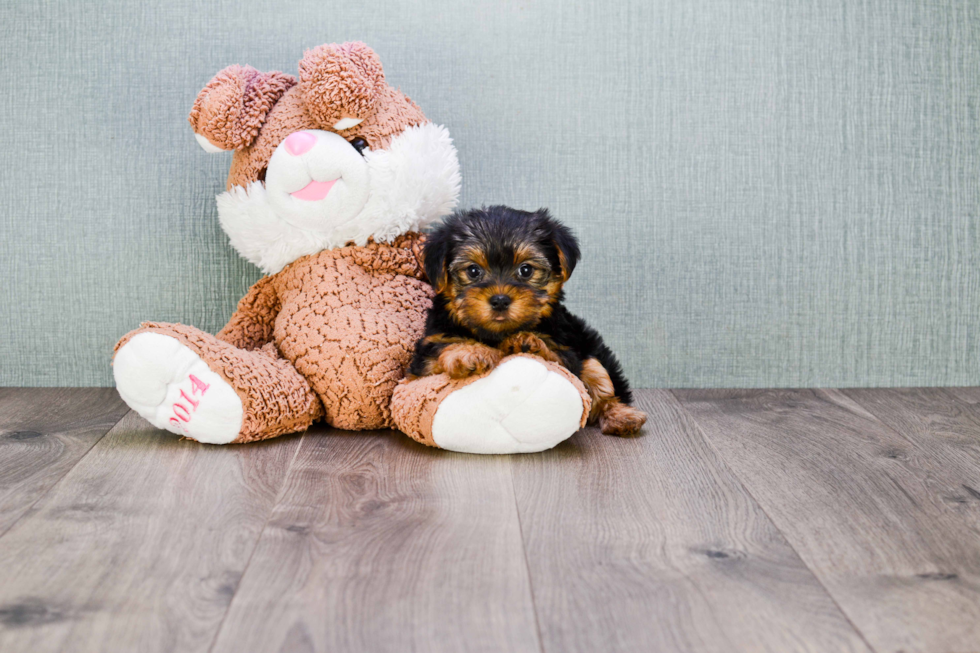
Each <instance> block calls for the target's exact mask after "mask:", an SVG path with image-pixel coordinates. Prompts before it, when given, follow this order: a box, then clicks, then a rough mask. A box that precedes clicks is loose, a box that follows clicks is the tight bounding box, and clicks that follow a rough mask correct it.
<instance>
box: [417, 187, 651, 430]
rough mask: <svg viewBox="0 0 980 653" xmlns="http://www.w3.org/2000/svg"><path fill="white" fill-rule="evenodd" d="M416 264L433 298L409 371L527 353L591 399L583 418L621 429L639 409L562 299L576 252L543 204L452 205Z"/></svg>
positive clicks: (454, 373)
mask: <svg viewBox="0 0 980 653" xmlns="http://www.w3.org/2000/svg"><path fill="white" fill-rule="evenodd" d="M423 257H424V266H425V272H426V275H427V276H428V277H429V282H430V283H431V284H432V285H433V287H434V288H435V289H436V293H437V295H436V298H435V300H434V301H433V305H432V309H431V310H430V311H429V315H428V320H427V322H426V330H425V335H424V336H423V337H422V339H420V340H419V341H418V343H416V345H415V356H414V358H413V359H412V363H411V365H410V367H409V370H408V372H409V375H410V376H411V377H420V376H428V375H430V374H440V373H443V372H445V373H446V374H448V375H449V376H450V377H452V378H464V377H466V376H469V375H471V374H481V373H483V372H487V371H489V370H491V369H493V368H494V367H495V366H496V365H497V363H499V362H500V360H501V358H503V357H504V356H506V355H508V354H514V353H518V352H527V353H531V354H536V355H538V356H540V357H541V358H544V359H545V360H549V361H552V362H555V363H558V364H560V365H562V366H564V367H565V368H567V369H568V370H569V371H571V372H572V373H573V374H575V375H576V376H577V377H579V378H580V379H581V380H582V383H583V384H584V385H585V387H586V389H587V390H588V392H589V395H590V396H591V397H592V410H591V411H590V414H589V422H590V423H595V422H596V421H598V422H599V426H600V428H601V429H602V432H603V433H606V434H610V435H629V434H632V433H636V432H637V431H639V430H640V427H642V426H643V424H644V422H646V415H645V414H644V413H642V412H640V411H639V410H637V409H635V408H633V407H632V406H631V405H630V404H632V402H633V396H632V394H631V393H630V389H629V382H628V381H627V380H626V377H625V376H624V375H623V370H622V368H621V367H620V364H619V361H618V360H616V356H615V355H614V354H613V353H612V351H611V350H610V349H609V347H607V346H606V344H605V343H604V342H603V341H602V337H601V336H600V335H599V334H598V332H596V330H595V329H593V328H592V327H590V326H589V325H588V324H586V323H585V321H584V320H582V319H581V318H580V317H577V316H575V315H572V314H571V313H570V312H568V309H566V308H565V306H564V304H562V299H563V298H564V292H563V291H562V285H563V284H564V283H565V282H566V281H568V278H569V277H570V276H571V274H572V270H574V269H575V264H576V263H577V262H578V260H579V257H580V252H579V247H578V242H577V241H576V240H575V237H574V236H573V235H572V232H571V231H570V230H569V229H568V227H566V226H564V225H563V224H561V223H559V222H558V221H556V220H554V219H553V218H551V216H549V215H548V212H547V211H546V210H544V209H542V210H540V211H537V212H535V213H529V212H527V211H518V210H516V209H511V208H508V207H506V206H491V207H490V208H484V209H474V210H471V211H467V212H457V213H455V214H454V215H452V216H451V217H449V218H448V219H447V220H446V221H445V222H443V223H442V224H441V225H440V226H439V227H438V228H437V229H436V230H435V231H434V232H433V233H431V234H430V235H429V236H428V238H427V239H426V241H425V245H424V248H423Z"/></svg>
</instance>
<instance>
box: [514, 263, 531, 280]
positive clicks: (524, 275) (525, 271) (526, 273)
mask: <svg viewBox="0 0 980 653" xmlns="http://www.w3.org/2000/svg"><path fill="white" fill-rule="evenodd" d="M532 274H534V268H533V267H531V266H530V265H528V264H527V263H524V264H523V265H521V267H519V268H517V276H518V277H520V278H521V279H530V278H531V275H532Z"/></svg>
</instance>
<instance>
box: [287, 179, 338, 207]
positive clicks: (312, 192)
mask: <svg viewBox="0 0 980 653" xmlns="http://www.w3.org/2000/svg"><path fill="white" fill-rule="evenodd" d="M336 183H337V180H336V179H331V180H330V181H311V182H310V183H308V184H307V185H305V186H303V187H302V188H300V189H299V190H298V191H296V192H295V193H290V195H292V196H293V197H295V198H296V199H298V200H305V201H307V202H316V201H317V200H322V199H323V198H324V197H326V196H327V193H329V192H330V189H331V188H333V185H334V184H336Z"/></svg>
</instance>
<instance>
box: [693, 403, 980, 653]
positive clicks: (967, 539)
mask: <svg viewBox="0 0 980 653" xmlns="http://www.w3.org/2000/svg"><path fill="white" fill-rule="evenodd" d="M676 396H678V398H679V399H680V400H681V402H682V403H683V405H684V407H685V408H687V410H688V411H690V412H691V413H692V414H693V415H694V418H695V420H696V421H697V423H698V424H699V425H700V426H701V428H702V430H703V432H704V433H705V435H706V437H707V439H708V440H709V442H710V443H711V444H712V446H713V447H714V448H715V450H716V451H718V452H719V454H720V456H721V457H722V459H723V460H724V461H725V462H726V464H728V465H729V466H730V467H731V468H732V469H733V470H734V471H735V472H736V474H737V475H738V477H739V479H740V480H741V481H742V483H743V484H744V485H745V486H746V487H747V488H748V489H749V491H750V492H751V493H752V495H753V496H754V497H755V498H756V499H757V500H758V502H759V503H760V505H761V506H762V507H763V508H764V509H765V510H766V512H767V513H768V514H769V515H770V516H771V517H772V519H773V521H774V523H775V524H776V526H777V527H778V528H779V529H780V530H781V531H782V532H783V533H784V534H785V535H786V537H787V539H788V540H789V542H790V544H791V545H792V546H793V547H794V548H795V549H796V550H797V551H798V552H799V554H800V556H801V557H802V558H803V560H804V561H805V562H806V563H807V565H808V566H809V567H810V568H811V569H812V570H813V571H814V573H815V574H816V575H817V577H818V578H819V579H820V580H821V581H822V582H823V584H824V585H825V586H826V587H827V588H828V590H829V591H830V593H831V594H832V595H833V597H834V598H835V599H836V601H837V602H838V604H839V605H840V606H841V607H842V608H843V610H844V611H845V612H846V613H847V615H848V617H849V618H850V619H851V621H852V623H854V624H855V626H856V627H857V628H858V629H860V630H861V632H862V633H863V634H864V635H865V637H866V638H867V639H868V641H869V642H870V643H871V645H872V646H873V647H874V648H875V649H876V650H879V651H972V650H977V648H978V647H980V536H978V535H977V533H976V532H975V531H974V529H973V528H972V527H971V525H970V523H969V521H968V520H966V519H964V518H963V516H962V515H960V514H958V513H957V512H956V511H955V510H951V509H950V507H949V505H948V504H947V503H946V502H945V501H944V499H943V497H942V492H937V488H939V487H945V486H948V485H949V484H950V483H951V480H952V477H950V475H949V474H950V472H949V470H948V469H947V468H946V466H945V465H944V464H943V461H942V459H941V457H938V456H936V455H935V453H934V452H933V451H930V450H929V449H928V448H917V447H914V446H913V445H912V444H911V443H910V439H909V438H907V437H905V436H903V435H900V434H899V433H898V432H896V431H895V430H893V429H892V428H889V427H888V426H885V425H884V424H883V423H882V422H880V421H879V420H878V419H877V418H876V417H875V416H874V415H872V414H871V413H869V412H868V411H867V410H865V409H864V408H863V407H862V406H860V405H859V404H857V403H856V402H855V401H853V400H852V399H850V398H849V397H847V396H845V395H844V394H842V393H840V392H838V391H833V390H798V391H792V390H769V391H765V390H741V391H724V390H688V391H678V392H676Z"/></svg>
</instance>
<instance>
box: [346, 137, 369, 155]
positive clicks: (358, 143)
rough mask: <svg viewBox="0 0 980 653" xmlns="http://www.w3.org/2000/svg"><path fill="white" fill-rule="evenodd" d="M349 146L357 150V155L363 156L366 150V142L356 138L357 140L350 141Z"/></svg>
mask: <svg viewBox="0 0 980 653" xmlns="http://www.w3.org/2000/svg"><path fill="white" fill-rule="evenodd" d="M350 144H351V145H352V146H353V147H354V149H355V150H357V153H358V154H360V155H361V156H364V150H366V149H368V142H367V141H366V140H364V139H363V138H361V137H360V136H358V137H357V138H354V139H351V142H350Z"/></svg>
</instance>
